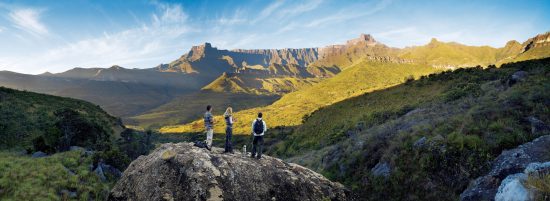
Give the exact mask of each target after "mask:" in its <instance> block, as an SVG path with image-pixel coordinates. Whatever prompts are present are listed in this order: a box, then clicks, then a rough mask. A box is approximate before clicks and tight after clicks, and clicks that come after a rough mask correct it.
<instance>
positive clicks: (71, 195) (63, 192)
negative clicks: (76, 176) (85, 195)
mask: <svg viewBox="0 0 550 201" xmlns="http://www.w3.org/2000/svg"><path fill="white" fill-rule="evenodd" d="M60 194H61V196H63V197H68V198H76V197H77V196H78V194H77V193H76V192H75V191H69V190H67V189H63V190H61V192H60Z"/></svg>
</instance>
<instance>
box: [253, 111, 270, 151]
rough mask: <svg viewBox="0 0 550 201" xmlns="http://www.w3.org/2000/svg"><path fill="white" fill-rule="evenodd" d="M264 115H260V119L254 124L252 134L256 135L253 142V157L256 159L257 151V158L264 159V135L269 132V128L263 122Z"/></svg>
mask: <svg viewBox="0 0 550 201" xmlns="http://www.w3.org/2000/svg"><path fill="white" fill-rule="evenodd" d="M262 116H263V115H262V113H261V112H260V113H258V118H256V119H255V120H254V121H253V122H252V134H253V135H254V140H253V141H252V155H251V157H252V158H254V157H255V156H256V150H257V151H258V154H257V156H256V157H257V158H258V159H260V158H262V148H263V146H264V133H265V131H267V126H266V125H265V121H263V120H262Z"/></svg>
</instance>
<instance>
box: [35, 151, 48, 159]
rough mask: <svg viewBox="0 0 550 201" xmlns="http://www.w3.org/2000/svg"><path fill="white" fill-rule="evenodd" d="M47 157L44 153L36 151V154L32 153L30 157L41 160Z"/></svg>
mask: <svg viewBox="0 0 550 201" xmlns="http://www.w3.org/2000/svg"><path fill="white" fill-rule="evenodd" d="M46 156H48V154H46V153H44V152H41V151H37V152H34V153H33V154H32V155H31V157H33V158H42V157H46Z"/></svg>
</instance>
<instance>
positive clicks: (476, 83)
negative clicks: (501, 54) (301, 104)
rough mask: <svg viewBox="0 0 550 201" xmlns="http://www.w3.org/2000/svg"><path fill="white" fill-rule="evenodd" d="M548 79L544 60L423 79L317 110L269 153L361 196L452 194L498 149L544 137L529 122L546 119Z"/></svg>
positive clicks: (548, 120)
mask: <svg viewBox="0 0 550 201" xmlns="http://www.w3.org/2000/svg"><path fill="white" fill-rule="evenodd" d="M518 71H525V72H526V73H527V76H526V77H525V78H523V80H522V81H517V82H516V81H513V80H511V75H512V74H513V73H515V72H518ZM549 78H550V59H542V60H532V61H524V62H519V63H513V64H505V65H503V66H502V67H501V68H494V67H492V68H487V69H482V68H467V69H459V70H455V71H452V72H450V71H449V72H444V73H440V74H434V75H430V76H424V77H421V78H420V79H419V80H415V81H410V82H407V83H405V84H402V85H398V86H394V87H391V88H388V89H384V90H380V91H375V92H372V93H367V94H364V95H361V96H357V97H354V98H351V99H348V100H345V101H341V102H338V103H336V104H333V105H330V106H327V107H323V108H321V109H319V110H318V111H315V112H313V113H312V114H311V115H310V116H308V117H307V118H306V119H305V121H304V123H303V124H302V125H300V126H298V127H297V128H295V129H294V131H293V132H289V133H290V134H286V139H284V141H282V142H280V143H279V144H276V145H273V146H272V147H271V149H269V150H270V152H271V154H273V155H277V156H281V157H290V159H289V160H290V161H292V162H297V163H299V164H302V165H305V166H307V167H310V168H312V169H314V170H316V171H319V172H321V173H322V174H324V175H325V176H327V177H329V178H330V179H333V180H336V181H340V182H343V183H344V184H345V185H347V186H349V187H351V188H352V189H353V190H355V191H356V192H357V193H359V194H360V195H361V196H362V197H363V198H365V199H367V200H381V199H384V200H417V199H424V200H456V199H457V198H458V195H459V194H460V193H461V192H462V191H463V190H464V189H465V188H466V186H467V185H468V183H469V182H470V181H471V180H472V179H475V178H476V177H478V176H480V175H483V174H485V173H486V172H487V171H488V168H489V165H490V163H489V162H490V161H491V160H492V159H493V158H494V157H496V156H497V155H498V154H500V153H501V151H502V150H504V149H510V148H514V147H516V146H518V145H520V144H522V143H525V142H527V141H530V140H532V139H534V138H536V137H538V136H540V135H547V134H550V132H549V131H548V130H542V131H533V130H532V123H531V122H530V121H532V120H529V119H533V118H535V119H538V120H540V121H542V122H544V123H545V124H547V125H548V124H549V123H550V115H549V114H550V102H548V100H550V93H549V91H550V85H549V83H550V80H549ZM421 139H422V140H421ZM548 154H549V155H550V151H549V153H548ZM377 164H387V166H388V167H390V174H389V176H388V177H387V178H384V177H382V176H375V175H374V174H373V173H372V171H371V169H373V168H374V167H375V166H376V165H377Z"/></svg>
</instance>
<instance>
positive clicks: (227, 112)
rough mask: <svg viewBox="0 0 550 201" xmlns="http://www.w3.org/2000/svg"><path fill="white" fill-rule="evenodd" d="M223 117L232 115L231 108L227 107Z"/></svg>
mask: <svg viewBox="0 0 550 201" xmlns="http://www.w3.org/2000/svg"><path fill="white" fill-rule="evenodd" d="M224 115H225V116H231V115H233V108H231V107H227V109H226V110H225V113H224Z"/></svg>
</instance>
